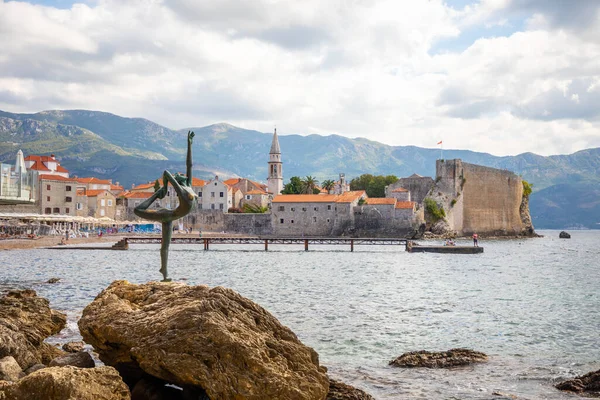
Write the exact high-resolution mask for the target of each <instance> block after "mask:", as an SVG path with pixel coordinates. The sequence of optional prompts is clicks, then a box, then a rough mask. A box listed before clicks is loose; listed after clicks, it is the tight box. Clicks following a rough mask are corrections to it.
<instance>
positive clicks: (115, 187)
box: [110, 185, 124, 192]
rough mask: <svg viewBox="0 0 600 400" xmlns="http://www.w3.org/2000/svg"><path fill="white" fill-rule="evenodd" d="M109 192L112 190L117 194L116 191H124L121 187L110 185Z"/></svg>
mask: <svg viewBox="0 0 600 400" xmlns="http://www.w3.org/2000/svg"><path fill="white" fill-rule="evenodd" d="M110 190H113V191H115V192H117V191H121V192H122V191H123V190H124V188H123V186H121V185H110Z"/></svg>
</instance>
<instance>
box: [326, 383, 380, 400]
mask: <svg viewBox="0 0 600 400" xmlns="http://www.w3.org/2000/svg"><path fill="white" fill-rule="evenodd" d="M327 400H375V398H374V397H373V396H371V395H370V394H368V393H366V392H363V391H362V390H360V389H357V388H355V387H354V386H350V385H346V384H345V383H343V382H339V381H335V380H333V379H330V380H329V393H328V394H327Z"/></svg>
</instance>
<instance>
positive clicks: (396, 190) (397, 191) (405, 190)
mask: <svg viewBox="0 0 600 400" xmlns="http://www.w3.org/2000/svg"><path fill="white" fill-rule="evenodd" d="M401 192H408V190H407V189H404V188H401V187H400V188H398V189H394V190H392V193H401Z"/></svg>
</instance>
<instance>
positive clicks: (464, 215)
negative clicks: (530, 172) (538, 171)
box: [431, 160, 526, 235]
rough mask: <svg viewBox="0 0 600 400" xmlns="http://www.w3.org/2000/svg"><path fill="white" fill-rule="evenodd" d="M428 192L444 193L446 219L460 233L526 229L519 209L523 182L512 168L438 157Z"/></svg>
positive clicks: (496, 233) (512, 231)
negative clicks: (497, 167)
mask: <svg viewBox="0 0 600 400" xmlns="http://www.w3.org/2000/svg"><path fill="white" fill-rule="evenodd" d="M431 194H432V195H433V196H435V195H441V194H442V195H446V196H445V197H444V198H445V200H446V204H444V209H445V210H446V212H447V218H446V219H447V221H448V224H449V226H450V229H452V230H454V231H456V232H457V233H459V234H461V235H470V234H473V233H478V234H483V235H519V234H522V232H523V231H524V230H525V229H526V226H525V224H524V223H523V220H522V216H521V212H520V206H521V203H522V201H523V183H522V180H521V178H520V177H519V176H518V175H516V174H515V173H513V172H510V171H506V170H500V169H495V168H489V167H483V166H480V165H474V164H468V163H464V162H462V160H438V161H437V162H436V183H435V187H434V188H433V189H432V191H431Z"/></svg>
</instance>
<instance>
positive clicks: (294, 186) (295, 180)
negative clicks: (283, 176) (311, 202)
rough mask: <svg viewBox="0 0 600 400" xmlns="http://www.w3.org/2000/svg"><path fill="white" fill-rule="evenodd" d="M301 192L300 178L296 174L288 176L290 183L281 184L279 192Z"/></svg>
mask: <svg viewBox="0 0 600 400" xmlns="http://www.w3.org/2000/svg"><path fill="white" fill-rule="evenodd" d="M300 193H302V179H300V178H299V177H297V176H292V177H291V178H290V183H286V184H285V185H284V186H283V190H282V191H281V194H300Z"/></svg>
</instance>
